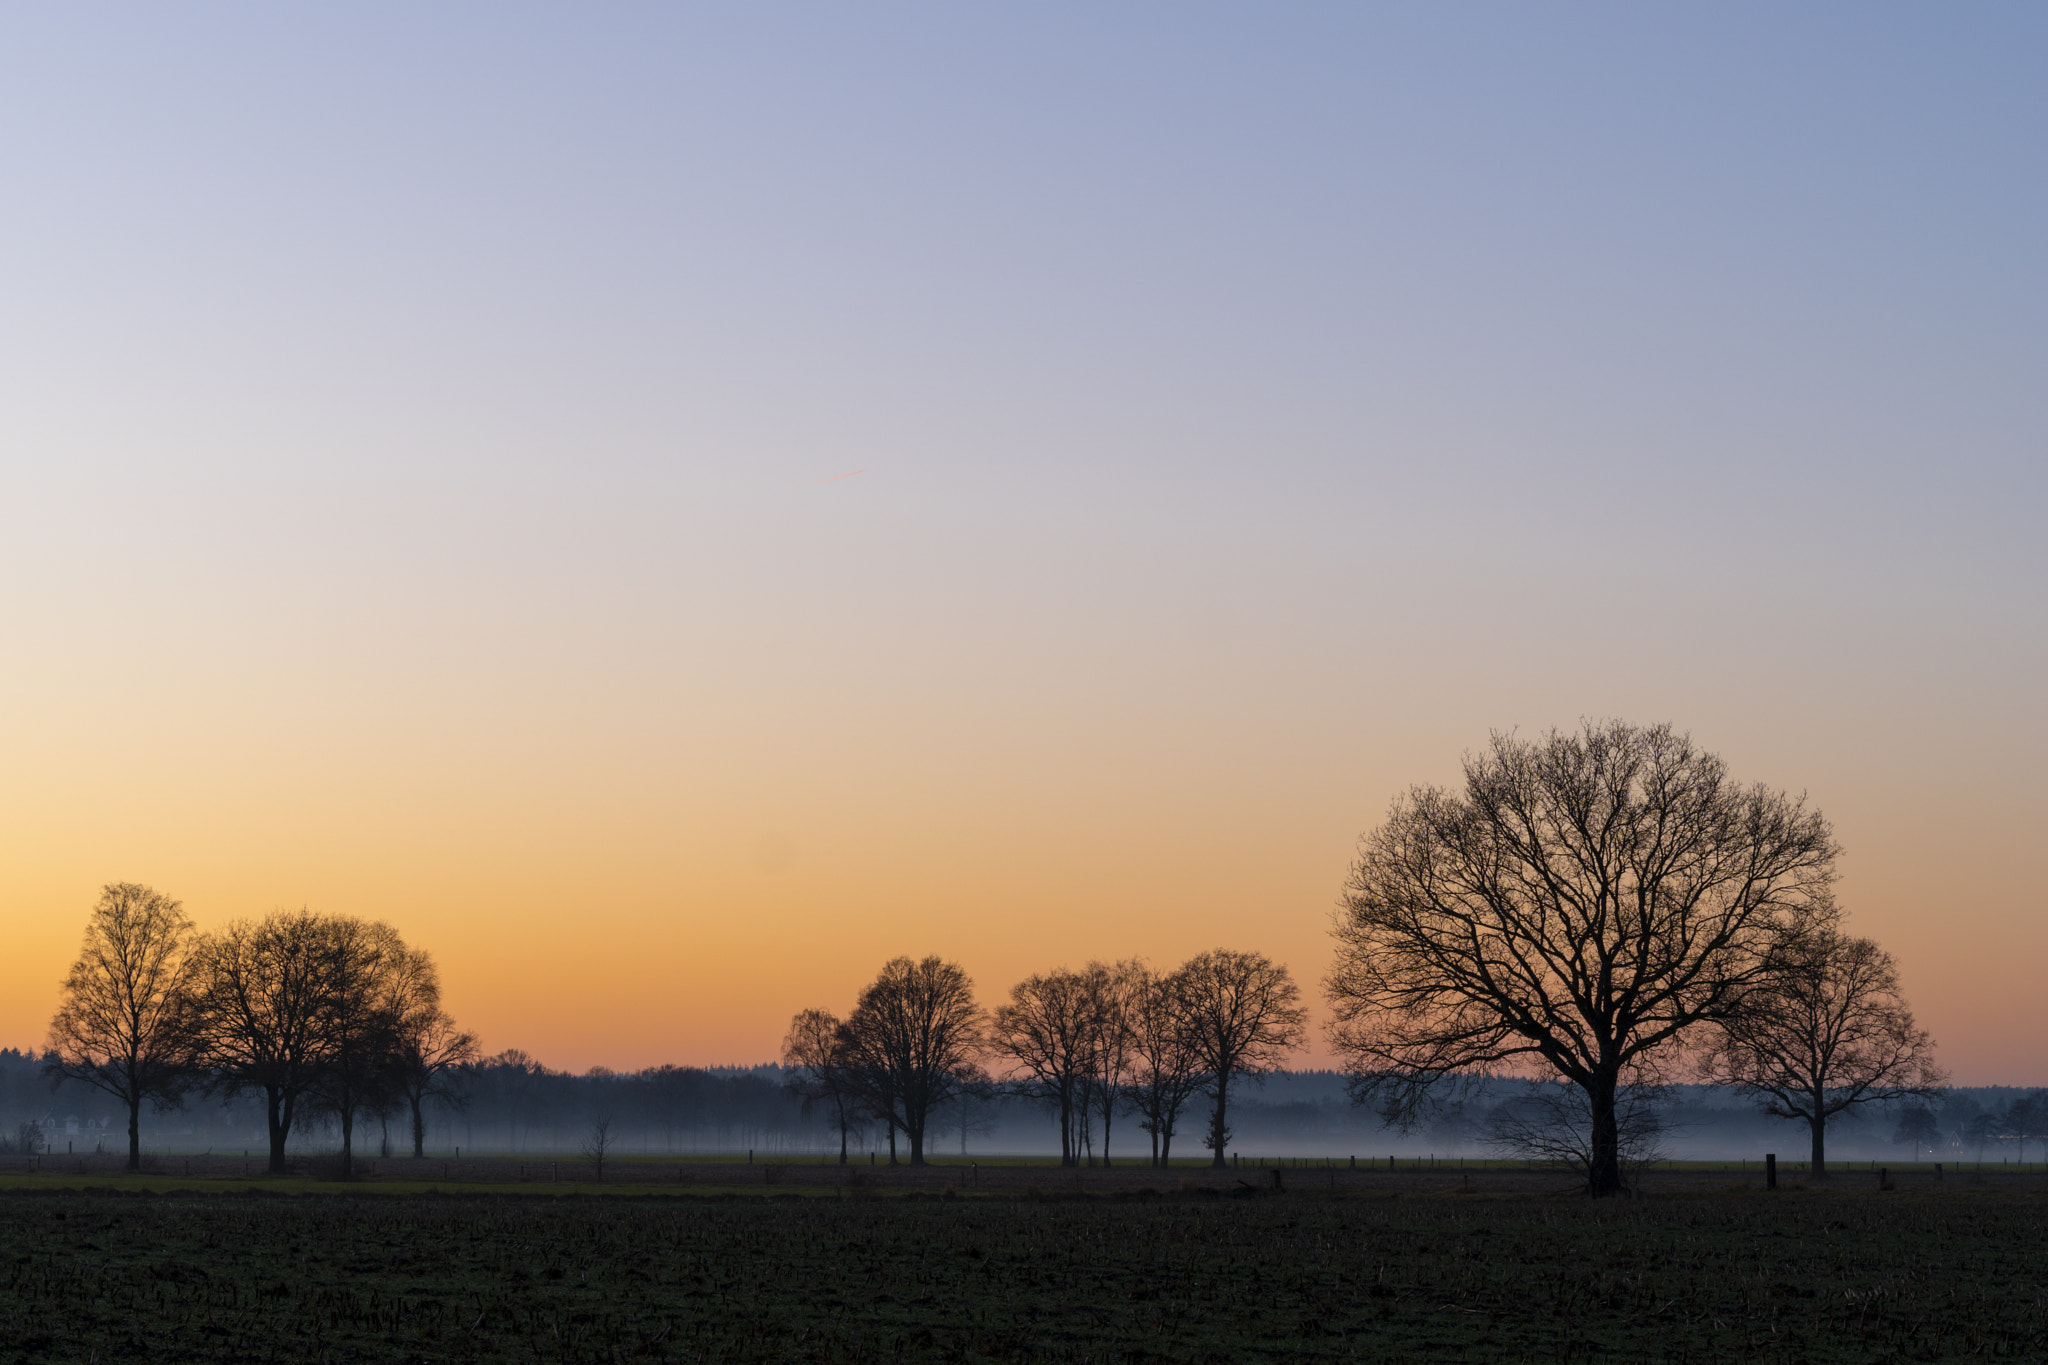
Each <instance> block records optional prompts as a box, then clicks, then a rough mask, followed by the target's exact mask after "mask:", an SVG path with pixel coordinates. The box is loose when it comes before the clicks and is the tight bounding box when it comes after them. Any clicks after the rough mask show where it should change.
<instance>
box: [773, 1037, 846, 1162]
mask: <svg viewBox="0 0 2048 1365" xmlns="http://www.w3.org/2000/svg"><path fill="white" fill-rule="evenodd" d="M840 1027H841V1024H840V1019H839V1016H838V1015H836V1014H833V1013H832V1012H831V1011H830V1010H802V1011H800V1012H798V1014H797V1015H796V1017H795V1018H793V1019H791V1020H790V1021H789V1032H788V1033H787V1034H785V1035H784V1036H783V1039H782V1067H783V1073H784V1078H783V1085H784V1086H785V1087H787V1088H788V1090H789V1092H790V1093H791V1094H793V1095H795V1096H796V1097H797V1098H798V1099H800V1100H802V1101H803V1102H804V1107H805V1108H806V1109H808V1108H810V1107H811V1106H812V1105H815V1104H823V1105H829V1106H830V1108H831V1112H832V1119H833V1122H834V1123H835V1124H836V1125H837V1126H838V1128H839V1164H840V1165H842V1166H844V1165H845V1164H846V1142H847V1136H848V1134H849V1133H850V1132H851V1131H852V1130H853V1127H854V1124H855V1123H856V1121H857V1120H858V1118H859V1106H860V1100H859V1097H858V1096H857V1095H856V1094H855V1093H854V1087H853V1085H852V1082H851V1078H850V1076H849V1075H848V1070H847V1063H846V1060H845V1058H844V1057H843V1056H842V1055H841V1052H840V1047H841V1044H840V1039H839V1030H840Z"/></svg>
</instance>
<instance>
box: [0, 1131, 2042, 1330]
mask: <svg viewBox="0 0 2048 1365" xmlns="http://www.w3.org/2000/svg"><path fill="white" fill-rule="evenodd" d="M955 1174H956V1176H957V1174H958V1173H957V1172H956V1173H955ZM1247 1174H1249V1173H1247ZM1290 1174H1291V1173H1290ZM1307 1174H1308V1172H1306V1171H1304V1172H1302V1175H1303V1176H1306V1175H1307ZM38 1183H39V1182H38ZM1119 1183H1122V1182H1119ZM1190 1183H1191V1184H1192V1185H1194V1187H1193V1188H1189V1189H1185V1190H1183V1189H1180V1188H1179V1187H1178V1186H1177V1185H1176V1186H1175V1187H1174V1188H1171V1189H1164V1190H1157V1191H1155V1190H1147V1189H1145V1188H1143V1187H1136V1186H1132V1187H1126V1188H1123V1189H1120V1190H1115V1191H1113V1192H1107V1193H1104V1192H1097V1193H1085V1192H1084V1193H1075V1192H1072V1191H1071V1190H1067V1189H1063V1188H1061V1187H1059V1186H1058V1185H1056V1184H1049V1183H1048V1184H1041V1185H1036V1186H1031V1187H1029V1188H1028V1190H1027V1191H1026V1192H1025V1194H1024V1195H1023V1196H1021V1197H1020V1196H1018V1195H1015V1194H1009V1195H1004V1196H1001V1197H983V1198H974V1197H971V1196H969V1197H957V1196H956V1195H954V1194H953V1193H951V1192H947V1193H945V1194H940V1195H935V1194H933V1193H932V1192H931V1191H929V1190H911V1191H907V1192H905V1191H898V1192H897V1193H898V1194H899V1195H902V1194H907V1196H908V1197H883V1196H884V1195H886V1194H887V1193H889V1192H888V1191H886V1190H883V1189H876V1188H874V1187H873V1186H859V1185H856V1186H853V1187H850V1188H846V1187H842V1188H841V1189H839V1190H836V1191H833V1192H831V1193H830V1194H828V1195H826V1197H823V1198H820V1197H817V1196H818V1195H819V1194H825V1191H823V1190H817V1191H812V1192H809V1193H808V1195H797V1196H796V1197H776V1196H774V1195H769V1197H765V1198H764V1197H761V1195H752V1196H702V1197H674V1196H671V1197H644V1196H643V1197H616V1196H612V1197H587V1196H581V1195H575V1196H570V1197H564V1198H554V1199H543V1198H532V1197H521V1196H517V1195H503V1194H499V1195H486V1194H476V1193H463V1192H452V1193H448V1194H443V1195H438V1196H422V1195H391V1194H384V1195H377V1194H370V1193H367V1192H365V1193H360V1194H359V1193H343V1194H321V1195H284V1194H278V1195H270V1196H265V1195H262V1194H230V1193H219V1194H204V1193H190V1192H183V1193H169V1194H156V1195H141V1194H133V1193H119V1192H113V1191H107V1190H97V1191H95V1190H86V1191H78V1190H72V1191H63V1190H56V1189H48V1188H33V1187H29V1188H22V1187H20V1186H17V1187H16V1188H14V1189H12V1190H10V1191H8V1192H7V1193H5V1194H4V1195H0V1248H4V1250H0V1260H4V1262H5V1274H4V1277H0V1359H5V1360H10V1361H13V1360H19V1361H39V1362H40V1361H81V1362H85V1361H95V1360H96V1361H102V1362H105V1361H116V1360H132V1359H143V1358H150V1359H176V1360H191V1361H271V1360H291V1361H294V1362H326V1361H354V1360H417V1361H511V1360H535V1359H538V1360H548V1361H557V1360H559V1361H609V1360H631V1359H648V1360H721V1361H881V1360H918V1361H925V1360H1075V1361H1080V1360H1090V1361H1098V1360H1099V1361H1159V1360H1217V1361H1220V1360H1245V1359H1271V1360H1315V1359H1359V1360H1432V1361H1438V1360H1469V1361H1515V1360H1527V1361H1687V1360H1692V1361H1709V1360H1726V1359H1735V1358H1741V1359H1747V1360H1752V1361H1787V1362H1790V1361H1826V1360H1843V1361H1848V1360H1856V1361H1868V1360H1945V1359H1956V1358H1962V1357H1965V1356H1989V1357H1992V1358H2007V1359H2040V1358H2043V1357H2044V1356H2048V1310H2044V1303H2043V1279H2044V1275H2048V1251H2044V1247H2048V1243H2044V1236H2043V1234H2044V1231H2048V1227H2044V1223H2048V1194H2044V1193H2042V1192H2040V1191H2038V1190H2035V1189H2032V1188H2027V1187H2022V1186H2019V1185H2007V1186H2005V1187H2004V1188H2000V1187H1998V1186H1996V1185H1993V1184H1988V1183H1987V1184H1984V1185H1977V1186H1968V1185H1963V1184H1961V1183H1960V1182H1952V1183H1950V1184H1949V1185H1948V1187H1947V1188H1945V1189H1942V1190H1938V1191H1937V1190H1933V1189H1917V1190H1910V1189H1909V1190H1904V1191H1900V1192H1895V1193H1882V1194H1881V1193H1878V1192H1876V1191H1875V1190H1874V1189H1868V1188H1863V1189H1849V1188H1842V1189H1836V1190H1830V1191H1825V1192H1823V1191H1798V1190H1786V1191H1780V1192H1779V1193H1777V1194H1775V1195H1768V1194H1764V1193H1762V1192H1760V1191H1756V1190H1753V1189H1731V1188H1725V1187H1724V1188H1720V1189H1705V1188H1697V1187H1695V1188H1692V1189H1689V1190H1679V1191H1671V1192H1664V1193H1653V1194H1650V1195H1647V1196H1645V1197H1642V1198H1636V1199H1627V1200H1613V1201H1605V1202H1601V1203H1591V1202H1588V1201H1585V1200H1583V1199H1577V1198H1572V1197H1569V1196H1565V1195H1561V1194H1555V1193H1550V1194H1546V1193H1539V1192H1497V1193H1491V1194H1489V1193H1476V1194H1465V1193H1460V1192H1457V1191H1456V1190H1445V1189H1439V1190H1436V1191H1434V1192H1422V1191H1420V1190H1417V1189H1415V1188H1414V1187H1412V1186H1411V1187H1410V1192H1406V1193H1403V1192H1399V1191H1396V1190H1394V1189H1389V1188H1384V1187H1380V1186H1379V1182H1375V1185H1374V1186H1372V1187H1362V1188H1354V1189H1350V1190H1343V1189H1340V1190H1338V1191H1336V1192H1334V1193H1332V1192H1331V1191H1330V1190H1328V1189H1327V1188H1325V1189H1322V1190H1317V1189H1315V1188H1314V1187H1313V1184H1312V1182H1308V1181H1306V1180H1301V1179H1297V1180H1295V1181H1292V1182H1291V1183H1293V1184H1295V1185H1296V1186H1297V1187H1296V1188H1294V1189H1291V1190H1290V1191H1289V1192H1287V1193H1284V1194H1277V1195H1276V1194H1274V1193H1272V1191H1271V1189H1270V1186H1265V1187H1255V1186H1253V1185H1251V1184H1250V1183H1249V1182H1246V1183H1243V1184H1239V1183H1237V1182H1235V1181H1232V1182H1229V1183H1228V1184H1225V1185H1221V1186H1220V1187H1219V1186H1205V1185H1201V1184H1198V1183H1195V1182H1190ZM1724 1184H1725V1182H1724ZM1301 1186H1306V1188H1302V1187H1301ZM767 1193H768V1192H767V1191H765V1190H764V1191H763V1194H767Z"/></svg>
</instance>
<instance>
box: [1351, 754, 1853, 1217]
mask: <svg viewBox="0 0 2048 1365" xmlns="http://www.w3.org/2000/svg"><path fill="white" fill-rule="evenodd" d="M1835 853H1836V849H1835V843H1834V839H1833V837H1832V835H1831V834H1830V832H1829V829H1828V825H1827V822H1826V821H1825V820H1823V819H1822V818H1821V816H1820V814H1819V813H1818V812H1816V811H1811V810H1808V809H1807V808H1806V807H1805V805H1804V803H1803V801H1801V800H1798V799H1794V798H1791V797H1787V796H1784V795H1782V794H1780V793H1776V792H1772V791H1768V790H1765V789H1764V788H1761V787H1738V786H1736V785H1735V784H1734V783H1733V782H1731V781H1730V780H1729V778H1728V776H1727V771H1726V767H1725V765H1724V764H1723V763H1722V762H1721V760H1720V759H1718V758H1716V757H1714V756H1713V755H1711V754H1707V753H1703V752H1701V751H1700V750H1698V749H1695V748H1694V747H1693V745H1692V743H1691V741H1690V740H1689V739H1687V738H1686V737H1684V736H1682V735H1679V734H1676V733H1674V732H1673V731H1672V730H1671V728H1670V727H1669V726H1663V725H1659V726H1653V727H1650V728H1639V727H1636V726H1631V725H1626V724H1621V723H1619V722H1608V723H1602V724H1590V723H1589V724H1587V725H1585V726H1584V727H1582V729H1581V730H1580V731H1579V732H1578V733H1575V734H1562V733H1558V732H1556V731H1553V732H1551V733H1550V734H1549V735H1547V736H1545V737H1544V738H1543V739H1542V740H1540V741H1536V742H1528V741H1523V740H1518V739H1515V738H1514V737H1512V736H1510V735H1501V734H1496V735H1495V736H1494V737H1493V740H1492V743H1491V745H1490V747H1489V748H1488V750H1487V751H1486V752H1484V753H1482V754H1479V755H1477V756H1476V757H1468V758H1467V759H1466V761H1465V781H1464V788H1463V791H1462V793H1456V794H1454V793H1452V792H1448V791H1445V790H1442V789H1440V788H1434V787H1419V788H1416V789H1415V790H1413V791H1411V792H1410V793H1409V794H1408V795H1407V796H1406V797H1404V798H1402V799H1400V800H1398V801H1397V802H1396V803H1395V805H1394V809H1393V811H1392V812H1391V814H1390V815H1389V816H1388V818H1387V822H1386V823H1385V824H1384V825H1382V826H1381V827H1380V828H1379V829H1378V830H1376V831H1374V832H1373V833H1372V834H1370V835H1369V836H1368V837H1367V838H1366V839H1365V841H1364V844H1363V847H1362V849H1361V851H1360V854H1359V857H1358V861H1357V863H1356V864H1355V865H1354V866H1353V869H1352V872H1351V877H1350V881H1349V883H1348V884H1347V886H1346V892H1345V901H1344V906H1343V909H1342V911H1341V912H1340V914H1339V917H1338V923H1337V926H1336V935H1337V941H1338V942H1337V961H1336V965H1335V967H1334V968H1333V970H1332V972H1331V975H1330V978H1329V982H1328V989H1329V995H1330V1000H1331V1003H1332V1004H1333V1005H1334V1006H1335V1010H1336V1020H1335V1023H1334V1027H1333V1029H1332V1041H1333V1042H1334V1043H1335V1044H1336V1046H1337V1047H1338V1049H1339V1050H1340V1051H1341V1052H1343V1053H1345V1054H1346V1055H1347V1056H1348V1058H1349V1061H1350V1067H1351V1070H1352V1074H1353V1077H1354V1083H1355V1084H1354V1094H1355V1095H1356V1096H1357V1097H1358V1098H1360V1099H1361V1100H1366V1099H1370V1100H1374V1101H1377V1102H1378V1104H1379V1106H1380V1110H1381V1113H1382V1115H1383V1116H1384V1117H1385V1118H1387V1119H1388V1120H1389V1121H1392V1122H1397V1123H1410V1122H1413V1121H1414V1120H1415V1118H1416V1117H1417V1116H1418V1114H1419V1113H1420V1111H1421V1109H1422V1108H1423V1107H1424V1105H1425V1103H1426V1102H1427V1101H1428V1099H1429V1096H1430V1092H1431V1089H1432V1087H1433V1086H1435V1085H1436V1084H1437V1083H1438V1082H1440V1081H1442V1080H1444V1079H1445V1078H1446V1077H1452V1076H1456V1075H1459V1074H1461V1073H1462V1074H1470V1073H1472V1072H1475V1071H1476V1072H1485V1071H1488V1070H1492V1069H1498V1068H1503V1067H1506V1068H1520V1069H1524V1070H1529V1069H1534V1070H1536V1071H1538V1072H1544V1073H1550V1074H1555V1075H1559V1076H1562V1077H1564V1078H1565V1079H1566V1080H1569V1081H1570V1082H1571V1083H1573V1084H1574V1085H1577V1086H1579V1087H1580V1088H1581V1089H1583V1090H1584V1091H1585V1092H1586V1096H1587V1105H1588V1122H1589V1124H1590V1152H1591V1159H1590V1162H1589V1168H1588V1177H1587V1185H1588V1189H1589V1191H1590V1192H1591V1193H1593V1194H1596V1195H1604V1194H1609V1193H1613V1192H1616V1191H1618V1190H1619V1189H1621V1187H1622V1173H1621V1169H1620V1164H1619V1162H1620V1156H1619V1134H1618V1129H1617V1115H1616V1111H1615V1092H1616V1088H1617V1086H1618V1085H1619V1084H1620V1082H1621V1078H1622V1077H1623V1075H1624V1074H1627V1073H1631V1072H1640V1073H1644V1074H1645V1075H1647V1076H1648V1077H1649V1078H1650V1079H1655V1074H1654V1073H1655V1071H1656V1068H1657V1065H1658V1063H1659V1061H1660V1059H1662V1058H1664V1057H1667V1056H1668V1055H1670V1053H1671V1052H1672V1050H1673V1049H1675V1048H1676V1047H1677V1046H1678V1044H1679V1043H1680V1041H1681V1040H1682V1039H1683V1038H1684V1037H1685V1035H1686V1033H1687V1032H1688V1030H1690V1029H1692V1028H1694V1027H1695V1026H1697V1025H1701V1024H1715V1023H1720V1022H1722V1021H1726V1020H1732V1019H1734V1018H1735V1017H1736V1016H1737V1015H1738V1014H1739V1013H1740V1011H1741V1010H1742V1009H1743V1007H1744V1005H1745V1002H1747V1001H1748V999H1749V998H1750V997H1751V995H1752V994H1753V993H1754V992H1755V991H1756V990H1757V989H1758V988H1759V987H1761V986H1763V985H1765V984H1766V983H1767V982H1769V981H1770V980H1771V979H1772V977H1773V976H1774V974H1775V973H1777V972H1778V971H1779V970H1780V969H1781V967H1782V962H1783V958H1784V949H1785V945H1786V944H1788V943H1791V942H1796V941H1797V940H1798V939H1799V938H1800V937H1802V936H1803V935H1805V934H1807V933H1810V932H1812V931H1813V930H1814V929H1816V928H1819V927H1823V926H1824V925H1826V924H1827V923H1830V922H1831V921H1832V918H1833V914H1834V911H1833V904H1832V900H1831V894H1830V893H1831V890H1832V884H1833V876H1834V858H1835Z"/></svg>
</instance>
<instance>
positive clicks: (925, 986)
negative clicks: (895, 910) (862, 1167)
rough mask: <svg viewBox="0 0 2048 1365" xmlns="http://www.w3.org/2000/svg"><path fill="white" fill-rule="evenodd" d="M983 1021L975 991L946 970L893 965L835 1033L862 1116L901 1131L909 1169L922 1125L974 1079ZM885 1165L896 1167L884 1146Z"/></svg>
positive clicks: (950, 967)
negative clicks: (907, 1147) (869, 1114)
mask: <svg viewBox="0 0 2048 1365" xmlns="http://www.w3.org/2000/svg"><path fill="white" fill-rule="evenodd" d="M986 1022H987V1021H986V1018H985V1016H984V1014H983V1012H982V1009H981V1007H980V1006H979V1005H977V1004H975V1003H974V984H973V983H972V982H971V981H969V980H968V979H967V973H966V972H964V971H962V970H961V969H960V967H959V966H958V965H957V964H955V963H951V962H945V961H942V960H940V959H939V958H937V957H927V958H925V959H924V960H923V961H921V962H913V961H911V960H910V959H909V958H907V957H899V958H895V959H892V960H891V961H890V962H889V963H887V964H886V965H885V966H884V967H883V968H882V971H881V974H880V975H879V976H877V977H876V978H875V979H874V981H873V982H872V983H871V984H870V985H869V986H868V987H867V989H865V990H863V991H862V992H861V995H860V1002H859V1003H858V1004H857V1005H855V1006H854V1010H853V1014H852V1015H851V1016H850V1017H849V1018H848V1019H847V1021H846V1022H845V1023H844V1024H842V1025H841V1026H840V1029H839V1040H840V1044H841V1048H840V1056H842V1057H843V1058H844V1059H845V1060H846V1062H847V1064H848V1065H847V1074H848V1077H849V1079H850V1081H851V1083H852V1084H853V1086H854V1088H855V1093H857V1094H859V1095H860V1097H861V1100H862V1102H863V1104H864V1105H865V1106H866V1107H867V1109H868V1110H869V1111H870V1112H872V1113H874V1114H876V1115H878V1116H880V1117H882V1118H884V1119H885V1121H886V1122H888V1123H889V1124H890V1126H891V1132H892V1138H893V1133H894V1130H895V1129H898V1128H900V1129H901V1130H902V1132H903V1135H904V1137H905V1138H906V1139H907V1140H908V1141H909V1143H910V1164H911V1165H913V1166H922V1165H923V1164H924V1135H925V1127H926V1124H927V1123H928V1122H929V1121H930V1119H931V1116H932V1114H933V1113H934V1111H936V1110H937V1109H938V1107H939V1106H940V1105H942V1104H944V1103H945V1102H946V1101H947V1100H949V1099H951V1098H952V1097H953V1096H954V1094H955V1093H957V1091H958V1090H959V1088H960V1087H961V1086H962V1085H967V1084H972V1083H973V1082H974V1081H975V1080H976V1079H978V1077H979V1072H978V1071H977V1069H976V1067H975V1061H976V1059H977V1058H979V1057H980V1056H981V1054H982V1051H983V1049H984V1047H985V1045H986V1044H985V1042H984V1039H983V1030H984V1028H985V1026H986ZM890 1159H891V1160H892V1161H893V1160H894V1159H895V1150H894V1143H893V1141H892V1143H891V1150H890Z"/></svg>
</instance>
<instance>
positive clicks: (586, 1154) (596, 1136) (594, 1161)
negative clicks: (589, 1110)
mask: <svg viewBox="0 0 2048 1365" xmlns="http://www.w3.org/2000/svg"><path fill="white" fill-rule="evenodd" d="M614 1145H616V1144H615V1143H614V1140H613V1138H612V1121H611V1119H610V1118H609V1117H606V1118H601V1119H599V1120H598V1121H597V1122H596V1123H593V1124H591V1125H590V1133H589V1135H588V1136H586V1137H585V1138H584V1139H583V1145H582V1149H581V1150H582V1152H583V1158H584V1160H586V1161H588V1162H589V1163H590V1164H591V1165H592V1166H594V1167H596V1168H597V1178H598V1181H599V1183H600V1184H601V1183H603V1181H604V1163H605V1158H606V1157H607V1156H609V1155H610V1154H611V1150H612V1148H613V1146H614Z"/></svg>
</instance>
